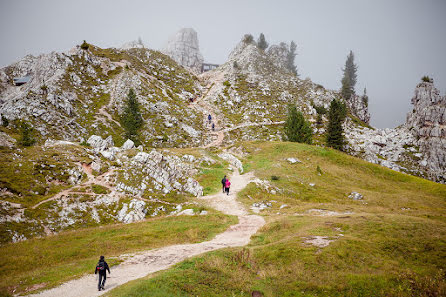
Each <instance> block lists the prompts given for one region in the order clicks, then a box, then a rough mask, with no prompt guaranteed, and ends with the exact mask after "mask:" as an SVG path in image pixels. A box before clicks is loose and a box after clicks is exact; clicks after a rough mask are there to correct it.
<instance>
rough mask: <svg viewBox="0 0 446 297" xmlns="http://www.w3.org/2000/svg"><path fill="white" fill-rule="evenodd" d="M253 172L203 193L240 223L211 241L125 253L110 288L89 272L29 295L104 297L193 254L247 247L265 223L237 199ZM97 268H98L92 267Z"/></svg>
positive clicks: (235, 176) (208, 201)
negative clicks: (227, 188) (223, 189)
mask: <svg viewBox="0 0 446 297" xmlns="http://www.w3.org/2000/svg"><path fill="white" fill-rule="evenodd" d="M252 178H253V175H252V174H244V175H240V174H239V173H238V172H237V171H236V172H234V174H233V175H232V177H231V183H232V185H231V193H230V195H229V196H227V195H226V194H223V193H219V194H215V195H209V196H203V197H201V198H199V199H200V200H203V202H204V203H205V204H207V205H209V206H210V207H213V208H215V209H217V210H220V211H221V212H223V213H225V214H228V215H236V216H237V217H238V220H239V223H238V224H236V225H233V226H230V227H229V228H228V229H227V230H226V231H225V232H223V233H220V234H218V235H217V236H215V238H214V239H212V240H210V241H205V242H200V243H194V244H179V245H172V246H167V247H164V248H159V249H154V250H149V251H145V252H140V253H136V254H129V255H123V256H121V257H122V258H123V259H124V262H123V263H122V264H120V265H118V266H116V267H113V268H112V273H111V274H110V275H109V276H108V277H107V283H106V291H100V292H99V291H97V281H96V278H95V275H94V274H88V275H86V276H84V277H81V278H79V279H75V280H72V281H69V282H66V283H64V284H62V285H61V286H59V287H56V288H53V289H50V290H47V291H43V292H41V293H39V294H33V295H29V296H40V297H56V296H57V297H59V296H63V297H77V296H79V297H86V296H100V295H102V294H104V293H105V292H107V291H109V290H110V289H113V288H116V287H118V286H120V285H122V284H124V283H126V282H129V281H131V280H134V279H138V278H141V277H144V276H146V275H148V274H150V273H154V272H157V271H160V270H165V269H167V268H169V267H171V266H172V265H174V264H177V263H179V262H181V261H183V260H185V259H187V258H189V257H193V256H196V255H200V254H202V253H206V252H209V251H214V250H218V249H221V248H226V247H237V246H244V245H246V244H248V243H249V241H250V238H251V235H253V234H254V233H256V232H257V230H258V229H259V228H261V227H262V226H263V225H264V224H265V220H264V219H263V218H262V217H261V216H257V215H248V213H247V211H246V210H245V209H244V207H243V206H242V205H241V204H240V203H239V202H238V201H237V200H236V196H237V193H238V192H239V191H240V190H242V189H243V188H244V187H246V185H247V184H248V183H249V182H250V181H251V180H252ZM92 269H94V267H92Z"/></svg>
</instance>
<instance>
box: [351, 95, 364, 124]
mask: <svg viewBox="0 0 446 297" xmlns="http://www.w3.org/2000/svg"><path fill="white" fill-rule="evenodd" d="M345 103H346V105H347V107H348V109H349V110H350V111H351V113H352V114H353V115H354V116H356V117H357V118H359V119H360V120H361V121H363V122H364V123H366V124H368V123H369V122H370V113H369V108H368V99H367V96H358V95H355V94H353V95H352V96H351V97H350V99H349V100H346V102H345Z"/></svg>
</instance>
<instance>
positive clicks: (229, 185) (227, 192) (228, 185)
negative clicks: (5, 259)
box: [225, 179, 231, 195]
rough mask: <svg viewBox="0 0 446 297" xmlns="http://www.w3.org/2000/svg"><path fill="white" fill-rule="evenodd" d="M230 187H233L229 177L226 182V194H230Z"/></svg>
mask: <svg viewBox="0 0 446 297" xmlns="http://www.w3.org/2000/svg"><path fill="white" fill-rule="evenodd" d="M230 187H231V182H230V181H229V179H227V180H226V183H225V190H226V195H229V188H230Z"/></svg>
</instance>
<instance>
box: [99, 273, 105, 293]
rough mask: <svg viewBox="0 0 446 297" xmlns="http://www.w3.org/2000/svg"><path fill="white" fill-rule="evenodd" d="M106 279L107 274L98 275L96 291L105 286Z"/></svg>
mask: <svg viewBox="0 0 446 297" xmlns="http://www.w3.org/2000/svg"><path fill="white" fill-rule="evenodd" d="M106 279H107V274H105V273H99V282H98V289H100V288H101V287H103V286H104V285H105V280H106Z"/></svg>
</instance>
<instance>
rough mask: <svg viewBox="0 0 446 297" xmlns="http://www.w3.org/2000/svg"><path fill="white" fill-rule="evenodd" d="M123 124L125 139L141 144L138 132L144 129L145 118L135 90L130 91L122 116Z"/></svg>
mask: <svg viewBox="0 0 446 297" xmlns="http://www.w3.org/2000/svg"><path fill="white" fill-rule="evenodd" d="M121 124H122V126H123V128H124V130H125V137H126V138H128V139H131V140H132V141H134V142H135V143H139V141H138V130H139V129H140V128H141V127H142V124H143V118H142V115H141V112H140V110H139V104H138V100H136V95H135V92H134V91H133V89H130V91H129V94H128V96H127V101H126V106H125V108H124V112H123V113H122V115H121Z"/></svg>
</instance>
